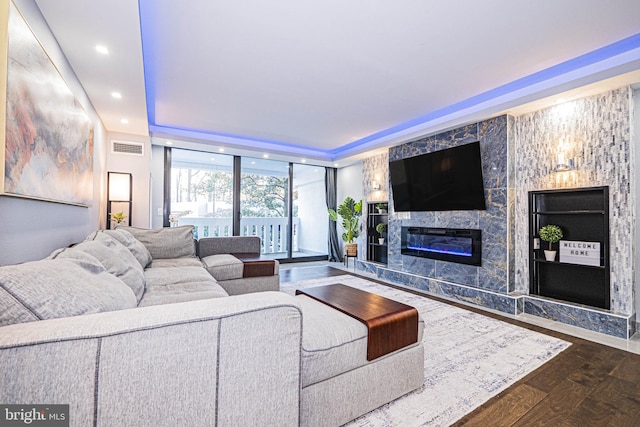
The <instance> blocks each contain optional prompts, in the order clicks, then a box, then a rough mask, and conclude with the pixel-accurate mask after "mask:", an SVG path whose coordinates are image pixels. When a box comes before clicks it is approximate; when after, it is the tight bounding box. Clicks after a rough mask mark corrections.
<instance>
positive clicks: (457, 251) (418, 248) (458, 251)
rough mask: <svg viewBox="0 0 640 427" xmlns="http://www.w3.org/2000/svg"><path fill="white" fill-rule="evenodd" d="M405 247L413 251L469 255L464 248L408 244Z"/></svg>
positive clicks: (469, 252)
mask: <svg viewBox="0 0 640 427" xmlns="http://www.w3.org/2000/svg"><path fill="white" fill-rule="evenodd" d="M407 249H413V250H415V251H423V252H435V253H438V254H449V255H459V256H471V251H466V250H464V249H446V248H442V249H439V248H429V247H425V246H409V245H407Z"/></svg>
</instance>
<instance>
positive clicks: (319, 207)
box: [291, 164, 329, 258]
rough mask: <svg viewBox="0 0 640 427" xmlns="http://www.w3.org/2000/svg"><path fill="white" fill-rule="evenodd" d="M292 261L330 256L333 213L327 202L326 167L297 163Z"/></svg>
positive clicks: (294, 175) (294, 179)
mask: <svg viewBox="0 0 640 427" xmlns="http://www.w3.org/2000/svg"><path fill="white" fill-rule="evenodd" d="M292 187H293V192H292V195H291V200H292V204H293V209H292V212H293V214H292V219H293V236H294V239H293V250H292V254H291V256H292V258H300V257H310V256H326V255H327V251H328V244H327V239H328V235H329V214H328V212H327V202H326V199H325V193H326V192H325V184H324V168H323V167H320V166H310V165H302V164H293V186H292Z"/></svg>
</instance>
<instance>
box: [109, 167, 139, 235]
mask: <svg viewBox="0 0 640 427" xmlns="http://www.w3.org/2000/svg"><path fill="white" fill-rule="evenodd" d="M132 190H133V180H132V177H131V174H130V173H120V172H107V230H109V229H111V228H112V225H113V228H115V225H116V224H125V225H131V214H132V213H133V205H132V203H131V202H132V194H131V193H132Z"/></svg>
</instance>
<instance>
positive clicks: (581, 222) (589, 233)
mask: <svg viewBox="0 0 640 427" xmlns="http://www.w3.org/2000/svg"><path fill="white" fill-rule="evenodd" d="M547 224H555V225H558V226H560V228H561V229H562V231H563V234H564V236H563V239H562V240H572V241H587V242H599V243H600V247H601V250H600V265H598V266H591V265H581V264H569V263H565V262H559V256H560V254H559V253H558V255H557V257H556V260H555V261H546V260H545V257H544V253H543V250H544V249H545V248H546V247H548V243H547V242H544V241H541V242H540V249H534V239H536V238H538V237H539V236H538V230H540V228H541V227H543V226H545V225H547ZM529 237H530V238H529V272H530V290H529V291H530V293H531V294H532V295H540V296H543V297H548V298H554V299H557V300H561V301H567V302H572V303H577V304H584V305H588V306H591V307H598V308H603V309H609V307H610V285H609V280H610V279H609V187H590V188H577V189H570V190H569V189H562V190H547V191H530V192H529ZM554 249H556V250H557V249H558V244H555V246H554Z"/></svg>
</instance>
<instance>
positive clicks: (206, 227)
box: [176, 216, 300, 254]
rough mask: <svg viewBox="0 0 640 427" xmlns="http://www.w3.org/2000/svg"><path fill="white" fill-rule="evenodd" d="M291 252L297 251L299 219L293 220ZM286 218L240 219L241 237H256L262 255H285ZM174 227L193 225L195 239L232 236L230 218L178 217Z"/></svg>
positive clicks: (286, 249) (286, 239) (286, 242)
mask: <svg viewBox="0 0 640 427" xmlns="http://www.w3.org/2000/svg"><path fill="white" fill-rule="evenodd" d="M292 221H293V236H292V239H291V241H292V244H293V248H292V251H293V252H295V251H297V250H298V230H299V229H300V218H293V219H292ZM288 222H289V219H288V218H248V217H245V218H242V219H241V220H240V235H241V236H258V237H260V241H261V244H262V253H263V254H273V253H287V251H288V247H287V244H288V235H289V226H288ZM176 225H193V226H194V229H195V230H194V236H195V237H196V239H199V238H201V237H222V236H232V235H233V221H232V218H212V217H190V216H183V217H180V218H179V219H178V221H177V223H176Z"/></svg>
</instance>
